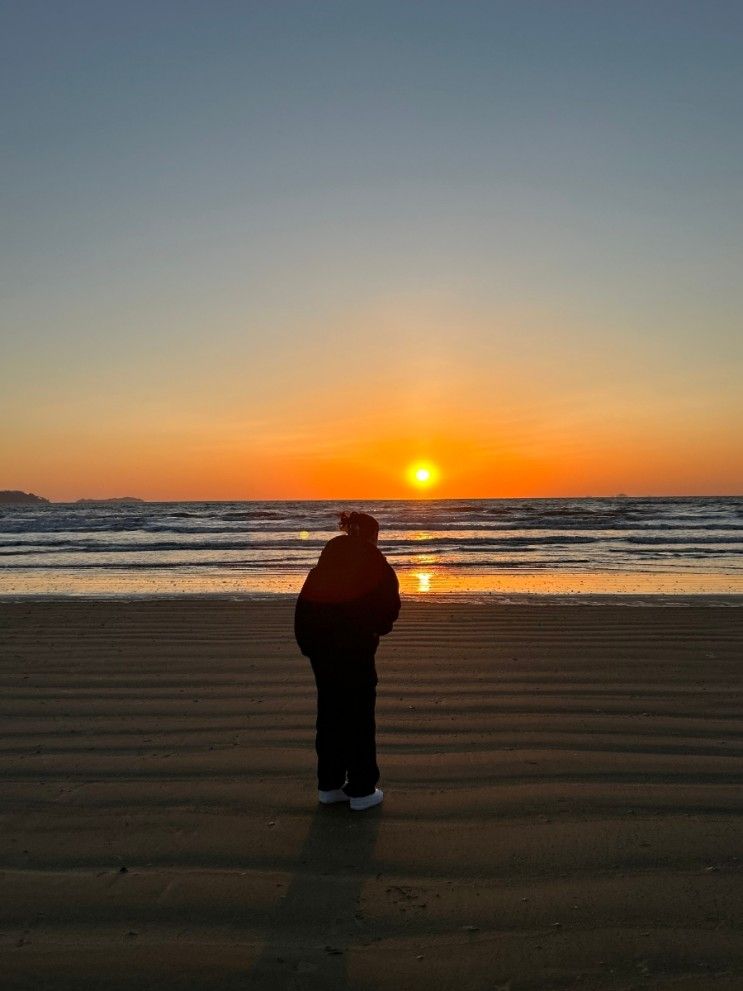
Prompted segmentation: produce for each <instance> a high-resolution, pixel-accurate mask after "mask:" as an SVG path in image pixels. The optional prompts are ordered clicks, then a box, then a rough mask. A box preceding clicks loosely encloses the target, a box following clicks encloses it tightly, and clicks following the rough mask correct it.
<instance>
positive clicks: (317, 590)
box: [294, 534, 400, 657]
mask: <svg viewBox="0 0 743 991" xmlns="http://www.w3.org/2000/svg"><path fill="white" fill-rule="evenodd" d="M399 612H400V593H399V590H398V583H397V575H396V574H395V572H394V571H393V570H392V568H391V567H390V565H389V564H388V563H387V560H386V558H385V557H384V555H383V554H382V552H381V551H379V550H378V549H377V548H376V547H375V546H374V544H371V543H369V541H367V540H363V539H362V538H361V537H349V536H346V535H345V534H342V535H341V536H339V537H334V538H333V539H332V540H331V541H329V542H328V543H327V544H326V545H325V548H324V549H323V552H322V554H321V555H320V560H319V561H318V562H317V564H316V565H315V567H314V568H313V569H312V571H310V573H309V575H307V578H306V580H305V583H304V585H303V586H302V591H301V592H300V593H299V598H298V599H297V606H296V610H295V613H294V634H295V636H296V638H297V643H298V644H299V649H300V650H301V651H302V653H303V654H305V655H306V656H307V657H317V656H320V655H322V654H335V653H337V652H339V651H343V652H346V651H347V652H363V653H368V652H371V653H373V652H374V651H375V650H376V649H377V646H378V644H379V638H380V637H381V636H384V634H385V633H389V632H390V630H391V629H392V625H393V623H394V622H395V620H396V619H397V617H398V614H399Z"/></svg>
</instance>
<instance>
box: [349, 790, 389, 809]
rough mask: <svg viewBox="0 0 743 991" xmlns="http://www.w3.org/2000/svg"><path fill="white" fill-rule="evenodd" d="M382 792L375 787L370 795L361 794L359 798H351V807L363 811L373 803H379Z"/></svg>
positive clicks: (373, 804)
mask: <svg viewBox="0 0 743 991" xmlns="http://www.w3.org/2000/svg"><path fill="white" fill-rule="evenodd" d="M383 798H384V792H383V791H382V789H381V788H375V789H374V792H373V793H372V794H371V795H362V796H361V798H352V799H351V808H352V809H353V810H354V812H363V811H364V809H371V808H373V807H374V806H375V805H381V804H382V799H383Z"/></svg>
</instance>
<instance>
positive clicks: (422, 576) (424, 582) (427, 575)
mask: <svg viewBox="0 0 743 991" xmlns="http://www.w3.org/2000/svg"><path fill="white" fill-rule="evenodd" d="M413 574H414V576H415V577H416V578H417V579H418V588H417V589H416V591H418V592H430V591H431V577H432V576H431V572H430V571H415V572H413Z"/></svg>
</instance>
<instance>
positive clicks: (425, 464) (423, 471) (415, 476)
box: [407, 461, 439, 489]
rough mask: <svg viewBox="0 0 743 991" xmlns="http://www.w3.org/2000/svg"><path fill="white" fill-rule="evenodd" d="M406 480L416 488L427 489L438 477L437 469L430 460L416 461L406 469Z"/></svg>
mask: <svg viewBox="0 0 743 991" xmlns="http://www.w3.org/2000/svg"><path fill="white" fill-rule="evenodd" d="M407 476H408V482H409V483H410V484H411V485H414V486H415V487H416V488H417V489H428V488H430V487H431V486H432V485H435V484H436V482H437V481H438V479H439V470H438V468H437V467H436V465H434V464H431V462H430V461H416V462H415V463H414V464H412V465H410V467H409V468H408V470H407Z"/></svg>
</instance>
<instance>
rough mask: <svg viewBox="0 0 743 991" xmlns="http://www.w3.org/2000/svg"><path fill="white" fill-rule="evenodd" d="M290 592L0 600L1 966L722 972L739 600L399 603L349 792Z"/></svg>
mask: <svg viewBox="0 0 743 991" xmlns="http://www.w3.org/2000/svg"><path fill="white" fill-rule="evenodd" d="M291 615H292V607H291V605H290V604H289V603H287V602H285V601H267V602H264V603H257V602H253V603H247V602H227V601H214V600H213V601H208V600H196V601H183V600H181V601H160V602H156V601H155V602H153V601H150V602H139V603H124V602H122V603H111V602H82V601H80V602H60V603H56V604H55V603H42V602H28V603H16V604H8V603H6V604H2V605H0V637H1V642H2V658H1V667H0V678H1V679H2V700H1V701H0V711H1V712H2V723H1V733H0V760H1V762H2V778H3V802H2V819H1V820H0V822H1V828H2V844H1V847H0V850H1V853H0V856H1V857H2V864H1V869H2V880H3V892H4V897H3V899H2V905H1V907H0V913H1V914H2V923H1V924H0V940H1V944H0V946H1V949H0V973H2V975H3V978H2V987H3V989H5V991H11V989H21V988H25V989H33V991H43V989H54V991H60V989H76V991H79V989H96V991H108V989H118V988H122V989H123V988H138V989H150V988H152V989H155V988H157V989H159V991H170V989H186V988H188V989H194V991H196V989H200V991H204V989H212V988H214V989H216V988H219V989H222V991H232V989H238V988H240V989H244V988H250V989H254V988H255V989H262V988H270V989H272V991H284V989H301V988H308V989H336V988H353V989H384V991H387V989H389V991H393V989H394V991H399V989H415V988H421V989H422V988H426V989H429V988H432V989H441V991H448V989H452V991H453V989H456V991H497V989H500V991H506V989H508V991H521V989H534V991H538V989H549V988H560V989H572V988H587V989H596V991H599V989H629V988H659V989H660V988H663V989H669V991H670V989H674V991H676V989H679V991H686V989H689V991H692V989H693V991H699V989H714V991H733V989H736V991H738V989H740V988H741V987H743V935H741V933H742V931H743V929H742V927H743V842H742V841H741V835H742V830H741V826H742V825H743V823H742V818H743V790H742V789H741V782H743V679H742V678H741V659H742V657H743V612H741V611H740V610H739V609H737V608H721V607H715V606H704V607H686V608H681V607H655V606H645V607H636V608H633V607H617V606H612V605H541V606H540V605H509V606H491V605H476V604H463V603H451V604H450V603H438V604H436V603H424V602H413V603H411V602H406V603H405V605H404V609H403V614H402V616H401V619H400V622H399V625H398V627H397V628H396V629H395V632H394V633H393V635H392V636H390V637H389V638H387V639H386V641H385V642H384V643H383V645H382V647H381V649H380V653H379V655H378V668H379V674H380V686H379V701H378V708H377V713H378V748H379V763H380V766H381V769H382V774H383V778H382V782H381V784H382V786H383V787H384V788H385V792H386V799H385V803H384V805H383V806H382V807H381V808H380V809H376V810H373V811H371V812H368V813H362V814H359V813H351V812H350V811H349V810H348V809H347V808H345V807H343V806H340V807H332V808H322V807H318V805H317V804H316V791H315V782H314V752H313V721H314V694H313V683H312V679H311V674H310V671H309V667H308V664H307V662H306V660H305V659H304V658H302V657H301V656H300V655H299V654H298V652H297V650H296V647H295V646H294V644H293V640H292V637H291Z"/></svg>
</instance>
